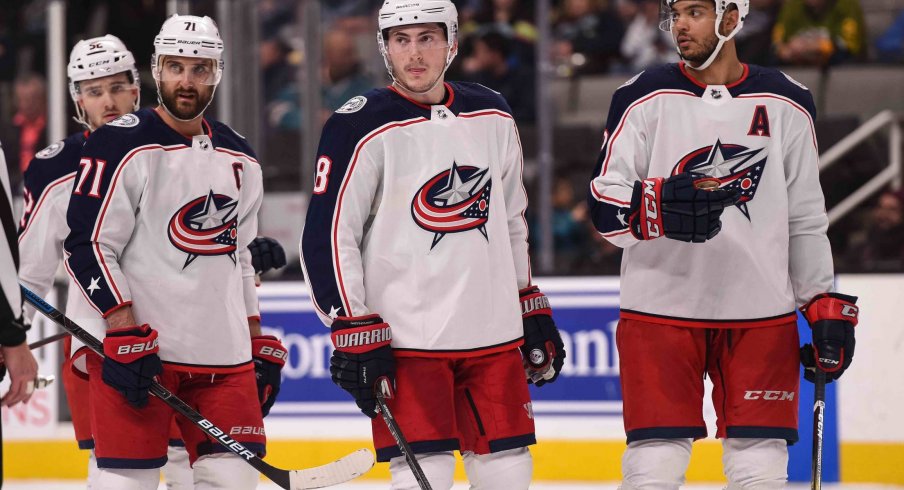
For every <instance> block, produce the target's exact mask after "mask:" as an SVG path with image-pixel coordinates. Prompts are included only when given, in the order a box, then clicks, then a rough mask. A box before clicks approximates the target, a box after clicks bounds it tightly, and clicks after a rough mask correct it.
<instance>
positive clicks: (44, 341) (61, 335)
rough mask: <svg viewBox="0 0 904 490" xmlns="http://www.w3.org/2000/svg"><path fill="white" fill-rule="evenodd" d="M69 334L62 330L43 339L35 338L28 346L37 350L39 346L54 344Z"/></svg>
mask: <svg viewBox="0 0 904 490" xmlns="http://www.w3.org/2000/svg"><path fill="white" fill-rule="evenodd" d="M68 336H69V332H60V333H58V334H54V335H51V336H50V337H45V338H43V339H41V340H35V341H34V342H32V343H30V344H28V348H29V349H31V350H35V349H37V348H38V347H44V346H45V345H47V344H52V343H53V342H56V341H57V340H62V339H65V338H66V337H68Z"/></svg>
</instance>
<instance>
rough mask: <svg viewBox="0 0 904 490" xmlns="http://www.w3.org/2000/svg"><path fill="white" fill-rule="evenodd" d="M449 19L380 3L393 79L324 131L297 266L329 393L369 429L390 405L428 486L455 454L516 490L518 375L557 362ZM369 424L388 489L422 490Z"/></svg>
mask: <svg viewBox="0 0 904 490" xmlns="http://www.w3.org/2000/svg"><path fill="white" fill-rule="evenodd" d="M457 15H458V14H457V12H456V9H455V7H454V5H453V4H452V2H451V1H448V0H423V1H408V0H404V1H402V0H389V1H387V2H385V3H384V4H383V7H382V8H381V9H380V12H379V26H378V27H379V28H378V35H377V43H378V45H379V48H380V52H381V53H382V55H383V57H384V60H385V64H386V68H387V69H388V71H389V74H390V76H391V77H392V80H393V82H392V85H391V86H389V87H387V88H381V89H376V90H372V91H370V92H367V93H366V94H364V95H361V96H357V97H354V98H352V99H351V100H349V101H348V102H347V103H345V105H343V106H342V107H341V108H339V109H338V110H337V111H336V113H335V114H333V115H332V117H331V118H330V119H329V120H328V121H327V122H326V125H325V126H324V128H323V136H322V138H321V141H320V147H319V150H318V157H317V167H316V170H317V173H316V176H315V181H314V188H313V195H312V198H311V203H310V206H309V209H308V214H307V220H306V223H305V228H304V232H303V234H302V243H301V252H302V266H303V267H304V270H305V276H306V277H307V281H308V285H309V287H310V289H311V292H312V297H313V298H314V303H315V305H316V308H317V310H318V313H319V315H320V317H321V319H322V320H323V321H324V323H326V324H327V325H329V326H331V329H332V338H333V343H334V346H335V350H334V352H333V355H332V357H331V359H330V363H331V368H330V372H331V374H332V378H333V381H334V382H336V383H337V384H338V385H339V386H340V387H342V388H343V389H345V390H346V391H348V392H349V393H351V395H352V396H353V397H354V398H355V399H356V402H357V405H358V407H359V408H360V409H361V411H362V412H364V413H365V414H366V415H368V416H369V417H372V418H373V417H376V412H375V390H376V389H381V390H383V392H384V393H385V394H386V395H387V396H388V397H392V399H391V400H390V405H391V406H392V410H393V413H394V415H395V417H396V419H398V422H399V424H400V425H401V429H402V431H403V432H404V434H405V436H406V437H407V438H408V439H409V441H410V442H411V446H412V448H413V450H414V452H415V453H417V459H418V460H419V462H420V464H421V466H422V467H423V470H424V472H425V473H426V475H427V479H428V480H429V481H430V483H431V485H432V486H433V488H437V489H447V488H450V487H451V486H452V475H453V469H454V466H455V459H454V455H453V451H455V450H458V451H460V452H461V454H462V456H463V459H464V462H465V469H466V472H467V474H468V478H469V480H470V481H471V483H472V485H473V487H472V488H501V487H503V486H505V487H507V488H511V489H525V488H528V485H529V482H530V478H531V470H532V465H533V464H532V461H531V456H530V452H529V451H528V449H527V446H529V445H531V444H534V443H535V437H534V424H533V419H532V411H531V402H530V397H529V393H528V389H527V383H525V374H526V375H527V378H528V380H529V381H533V382H535V383H536V384H537V385H538V386H539V385H542V384H544V383H547V382H552V381H554V380H555V379H556V377H557V376H558V374H559V371H560V370H561V368H562V365H563V361H564V358H565V352H564V349H563V344H562V340H561V338H560V337H559V333H558V331H557V330H556V327H555V324H554V323H553V320H552V317H551V310H550V308H549V303H548V301H547V300H546V297H545V296H544V295H543V294H542V293H541V292H540V291H539V289H538V288H537V287H536V286H533V285H532V284H531V277H530V264H529V259H528V253H527V247H528V245H527V226H526V224H525V221H524V211H525V208H526V206H527V198H526V194H525V191H524V187H523V184H522V180H521V175H522V164H523V162H522V155H521V145H520V141H519V137H518V133H517V130H516V126H515V122H514V120H513V118H512V115H511V109H510V108H509V106H508V104H507V103H506V102H505V100H504V99H503V98H502V97H501V96H500V95H499V94H498V93H496V92H493V91H492V90H489V89H487V88H486V87H483V86H481V85H477V84H466V83H454V82H445V81H444V76H445V72H446V69H447V68H448V66H449V64H450V63H451V62H452V59H453V58H454V57H455V55H456V53H457V51H458V39H457V30H458V16H457ZM519 303H520V307H519ZM519 347H520V351H519ZM521 352H523V353H524V358H523V360H522V355H521ZM372 424H373V425H372V428H373V438H374V445H375V447H376V449H377V459H378V460H379V461H389V462H390V472H391V473H392V488H397V489H403V488H418V486H417V483H416V481H415V478H414V474H413V472H412V471H411V470H410V469H409V468H408V466H407V465H406V463H405V460H404V458H403V457H401V453H400V451H399V449H398V448H397V447H396V445H395V443H394V440H393V438H392V437H391V436H390V433H389V432H388V431H387V429H386V427H385V425H384V424H383V421H382V420H381V419H379V418H376V419H374V420H373V422H372Z"/></svg>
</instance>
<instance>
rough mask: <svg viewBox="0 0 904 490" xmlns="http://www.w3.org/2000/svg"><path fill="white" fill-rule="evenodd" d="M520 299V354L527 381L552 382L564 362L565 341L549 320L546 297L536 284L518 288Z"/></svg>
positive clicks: (550, 318) (541, 383)
mask: <svg viewBox="0 0 904 490" xmlns="http://www.w3.org/2000/svg"><path fill="white" fill-rule="evenodd" d="M518 295H519V296H520V299H521V319H522V321H523V323H524V344H523V345H522V346H521V357H522V360H523V362H524V373H525V375H526V376H527V382H528V383H533V384H535V385H537V386H543V385H545V384H546V383H552V382H553V381H555V380H556V378H558V377H559V373H560V372H562V366H563V365H564V364H565V344H564V343H563V342H562V336H561V335H559V329H557V328H556V324H555V322H553V321H552V308H550V307H549V299H547V298H546V295H545V294H543V293H541V292H540V288H538V287H537V286H530V287H527V288H524V289H522V290H521V291H518Z"/></svg>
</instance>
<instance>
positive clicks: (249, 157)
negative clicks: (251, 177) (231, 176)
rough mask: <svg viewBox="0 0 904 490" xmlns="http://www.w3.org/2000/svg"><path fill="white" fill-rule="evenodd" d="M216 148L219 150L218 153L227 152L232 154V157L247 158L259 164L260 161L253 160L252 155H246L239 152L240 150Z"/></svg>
mask: <svg viewBox="0 0 904 490" xmlns="http://www.w3.org/2000/svg"><path fill="white" fill-rule="evenodd" d="M216 150H217V151H218V152H220V153H225V154H227V155H232V156H234V157H242V158H247V159H248V160H251V161H252V162H254V163H256V164H258V165H260V162H258V161H257V160H255V159H254V158H253V157H251V156H250V155H247V154H245V153H242V152H240V151H234V150H226V149H224V148H217V149H216Z"/></svg>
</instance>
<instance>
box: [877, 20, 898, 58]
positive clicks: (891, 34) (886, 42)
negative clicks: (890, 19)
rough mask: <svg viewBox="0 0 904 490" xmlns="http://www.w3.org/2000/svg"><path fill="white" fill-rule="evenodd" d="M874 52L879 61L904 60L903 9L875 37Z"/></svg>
mask: <svg viewBox="0 0 904 490" xmlns="http://www.w3.org/2000/svg"><path fill="white" fill-rule="evenodd" d="M876 52H877V54H878V57H879V60H880V61H890V62H902V61H904V11H901V13H900V14H898V17H897V18H896V19H895V21H894V23H892V25H891V26H889V28H888V29H887V30H886V31H885V32H884V33H883V34H882V35H881V36H879V38H878V39H876Z"/></svg>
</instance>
